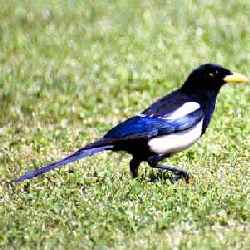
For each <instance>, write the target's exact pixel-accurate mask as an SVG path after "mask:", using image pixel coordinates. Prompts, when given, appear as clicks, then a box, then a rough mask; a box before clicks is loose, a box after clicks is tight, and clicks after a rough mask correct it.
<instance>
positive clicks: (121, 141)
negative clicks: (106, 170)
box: [15, 64, 248, 183]
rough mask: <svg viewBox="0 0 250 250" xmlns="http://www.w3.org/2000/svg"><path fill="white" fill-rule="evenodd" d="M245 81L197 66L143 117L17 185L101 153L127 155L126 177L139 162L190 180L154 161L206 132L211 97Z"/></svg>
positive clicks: (214, 67)
mask: <svg viewBox="0 0 250 250" xmlns="http://www.w3.org/2000/svg"><path fill="white" fill-rule="evenodd" d="M247 81H248V79H247V77H246V76H244V75H242V74H239V73H234V72H232V71H230V70H228V69H226V68H223V67H222V66H221V65H218V64H202V65H200V66H199V67H198V68H196V69H194V70H193V71H192V72H191V74H190V75H189V76H188V77H187V79H186V80H185V82H184V84H183V85H182V86H181V87H180V88H179V89H177V90H175V91H173V92H172V93H170V94H168V95H166V96H164V97H163V98H161V99H159V100H157V101H156V102H154V103H153V104H152V105H151V106H149V107H148V108H147V109H145V110H144V111H143V112H142V113H140V114H137V115H135V116H133V117H131V118H129V119H127V120H125V121H123V122H121V123H119V124H118V125H116V126H115V127H113V128H112V129H111V130H109V131H108V132H107V133H106V134H105V135H104V136H103V137H102V138H100V139H98V140H96V141H94V142H93V143H90V144H87V145H86V146H85V147H83V148H81V149H79V150H78V151H76V152H74V153H72V154H70V155H69V156H67V157H65V158H63V159H62V160H59V161H55V162H53V163H50V164H48V165H45V166H42V167H41V168H38V169H35V170H32V171H28V172H26V173H25V174H24V175H22V176H21V177H19V178H18V179H16V180H15V182H16V183H19V182H23V181H24V180H27V179H32V178H34V177H37V176H39V175H41V174H44V173H46V172H48V171H51V170H53V169H55V168H61V167H63V166H64V165H66V164H68V163H71V162H74V161H77V160H79V159H81V158H84V157H87V156H92V155H94V154H97V153H100V152H103V151H114V152H117V151H126V152H127V153H129V154H131V155H132V160H131V161H130V172H131V175H132V177H133V178H135V177H137V176H138V168H139V165H140V163H141V162H144V161H146V162H147V163H148V164H149V166H150V167H152V168H158V169H161V170H163V171H170V172H172V174H173V178H174V179H175V180H178V179H180V178H183V179H184V180H185V181H186V182H188V180H189V174H188V173H187V172H186V171H185V170H182V169H180V168H177V167H173V166H167V165H162V164H160V163H159V162H160V161H162V160H163V159H164V158H168V157H170V156H172V155H173V154H175V153H177V152H180V151H182V150H184V149H186V148H188V147H190V146H191V145H192V144H193V143H195V142H196V141H197V140H198V139H199V138H200V137H201V136H202V135H203V134H204V133H205V132H206V129H207V127H208V125H209V123H210V121H211V117H212V114H213V112H214V109H215V104H216V97H217V95H218V93H219V91H220V88H221V87H222V86H223V85H224V84H226V83H245V82H247Z"/></svg>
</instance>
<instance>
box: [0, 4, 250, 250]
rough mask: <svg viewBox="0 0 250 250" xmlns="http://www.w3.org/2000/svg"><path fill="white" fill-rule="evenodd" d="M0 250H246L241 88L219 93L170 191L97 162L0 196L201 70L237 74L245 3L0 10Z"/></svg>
mask: <svg viewBox="0 0 250 250" xmlns="http://www.w3.org/2000/svg"><path fill="white" fill-rule="evenodd" d="M0 4H1V8H0V87H1V89H0V103H1V112H0V145H1V146H0V182H1V184H0V248H1V249H96V250H97V249H162V250H163V249H250V234H249V231H250V185H249V184H250V183H249V181H250V170H249V167H250V163H249V161H250V153H249V148H250V116H249V113H250V107H249V103H250V87H249V86H240V87H236V86H235V87H234V86H231V87H229V86H228V87H225V88H224V89H223V90H222V91H221V93H220V96H219V98H218V103H217V108H216V112H215V114H214V117H213V121H212V123H211V126H210V127H209V129H208V131H207V133H206V135H205V136H204V137H203V138H202V139H201V140H200V141H199V142H198V143H197V144H196V145H194V146H193V147H192V148H191V149H189V150H188V151H186V152H183V153H180V154H178V155H176V156H175V157H174V158H172V159H170V162H171V163H172V164H175V165H179V166H183V167H184V168H186V169H187V170H188V171H190V172H191V173H192V174H193V177H194V178H193V182H192V183H191V184H189V185H187V184H185V183H184V182H182V181H180V182H179V183H177V184H171V183H170V182H169V181H168V180H167V179H166V178H164V176H163V177H161V178H160V177H159V179H158V181H157V182H150V178H151V177H157V176H158V175H157V173H156V172H154V171H153V170H151V169H150V168H149V167H148V166H147V165H146V164H145V165H143V166H142V167H141V168H140V178H139V179H138V180H132V179H131V178H130V175H129V171H128V162H129V156H127V155H125V154H121V155H118V154H111V153H105V154H102V155H98V156H96V157H93V158H89V159H85V160H84V161H81V162H78V163H75V164H72V165H70V166H67V167H65V168H63V169H61V170H59V171H54V172H50V173H48V174H46V175H45V176H42V177H41V178H37V179H34V180H32V181H29V182H25V183H23V184H21V185H17V186H15V187H14V186H10V185H8V184H7V182H8V181H9V180H11V179H13V177H17V176H19V175H20V174H22V173H24V172H25V171H26V170H28V169H32V168H34V167H37V166H40V165H42V164H44V163H47V162H50V161H52V160H55V159H59V158H60V157H62V156H64V155H65V154H67V153H69V152H72V151H74V150H75V149H77V148H79V147H81V146H83V145H84V144H86V143H88V142H90V141H93V140H94V139H95V138H98V137H99V136H102V135H103V133H105V131H107V130H108V129H109V128H111V127H112V126H113V125H115V124H116V123H117V122H118V121H120V120H123V119H126V118H127V117H129V116H130V115H133V114H134V113H136V112H139V111H141V110H142V109H144V108H145V107H146V106H147V105H149V104H150V103H151V102H152V101H153V100H155V99H156V98H157V97H160V96H162V95H164V94H166V93H167V92H169V91H171V90H172V89H174V88H176V87H178V86H180V85H181V83H182V82H183V80H184V79H185V77H186V76H187V74H188V73H189V72H190V71H191V70H192V69H193V68H194V67H196V66H197V65H199V64H201V63H206V62H216V63H220V64H222V65H224V66H226V67H228V68H230V69H232V70H237V71H239V72H241V73H244V74H249V73H248V71H249V62H250V25H249V23H250V16H249V13H250V2H249V1H248V0H243V1H227V2H225V1H222V0H219V1H215V0H211V1H184V0H183V1H181V0H178V1H160V0H157V1H153V0H152V1H133V0H129V1H128V0H120V1H110V0H109V1H107V0H102V1H101V0H100V1H87V0H84V1H80V0H79V1H78V0H71V1H70V0H68V1H66V0H65V1H62V0H61V1H59V0H57V1H56V0H54V1H48V0H45V1H44V0H36V1H28V0H26V1H19V0H9V1H3V0H1V1H0Z"/></svg>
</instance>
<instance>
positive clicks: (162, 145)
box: [148, 120, 202, 154]
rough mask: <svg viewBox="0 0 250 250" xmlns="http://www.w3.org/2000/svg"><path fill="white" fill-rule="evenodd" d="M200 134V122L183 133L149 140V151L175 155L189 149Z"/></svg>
mask: <svg viewBox="0 0 250 250" xmlns="http://www.w3.org/2000/svg"><path fill="white" fill-rule="evenodd" d="M201 133H202V120H201V121H200V122H199V123H198V124H197V125H196V126H195V127H193V128H192V129H188V130H186V131H183V132H179V133H175V134H169V135H164V136H160V137H156V138H153V139H151V140H149V142H148V146H149V148H150V150H151V151H152V152H154V153H157V154H168V153H176V152H179V151H182V150H183V149H186V148H188V147H190V146H191V145H192V144H193V143H194V142H196V141H197V140H198V139H199V138H200V136H201Z"/></svg>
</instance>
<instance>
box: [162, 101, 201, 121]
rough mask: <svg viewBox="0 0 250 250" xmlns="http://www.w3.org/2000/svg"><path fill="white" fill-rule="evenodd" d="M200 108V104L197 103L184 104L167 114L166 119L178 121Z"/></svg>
mask: <svg viewBox="0 0 250 250" xmlns="http://www.w3.org/2000/svg"><path fill="white" fill-rule="evenodd" d="M199 108H200V104H199V103H198V102H185V103H184V104H183V105H182V106H180V107H179V108H178V109H177V110H175V111H174V112H172V113H171V114H169V115H168V116H167V117H166V119H178V118H181V117H184V116H186V115H187V114H190V113H192V112H194V111H195V110H197V109H199Z"/></svg>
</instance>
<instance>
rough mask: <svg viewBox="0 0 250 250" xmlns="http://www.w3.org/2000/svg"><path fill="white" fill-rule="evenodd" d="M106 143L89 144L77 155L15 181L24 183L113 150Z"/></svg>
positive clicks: (32, 171)
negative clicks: (72, 163) (88, 157)
mask: <svg viewBox="0 0 250 250" xmlns="http://www.w3.org/2000/svg"><path fill="white" fill-rule="evenodd" d="M103 144H104V143H99V142H97V143H93V144H89V145H87V146H86V147H84V148H81V149H79V150H78V151H76V152H75V153H73V154H71V155H69V156H67V157H65V158H63V159H62V160H59V161H55V162H52V163H50V164H48V165H46V166H42V167H41V168H38V169H34V170H31V171H28V172H26V173H25V174H24V175H22V176H21V177H19V178H18V179H16V180H14V182H15V183H20V182H23V181H24V180H28V179H32V178H34V177H37V176H39V175H41V174H44V173H47V172H49V171H51V170H53V169H55V168H61V167H63V166H65V165H66V164H69V163H71V162H74V161H77V160H80V159H82V158H84V157H87V156H91V155H94V154H97V153H100V152H102V151H104V150H110V149H112V148H113V145H105V144H104V145H103Z"/></svg>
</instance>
